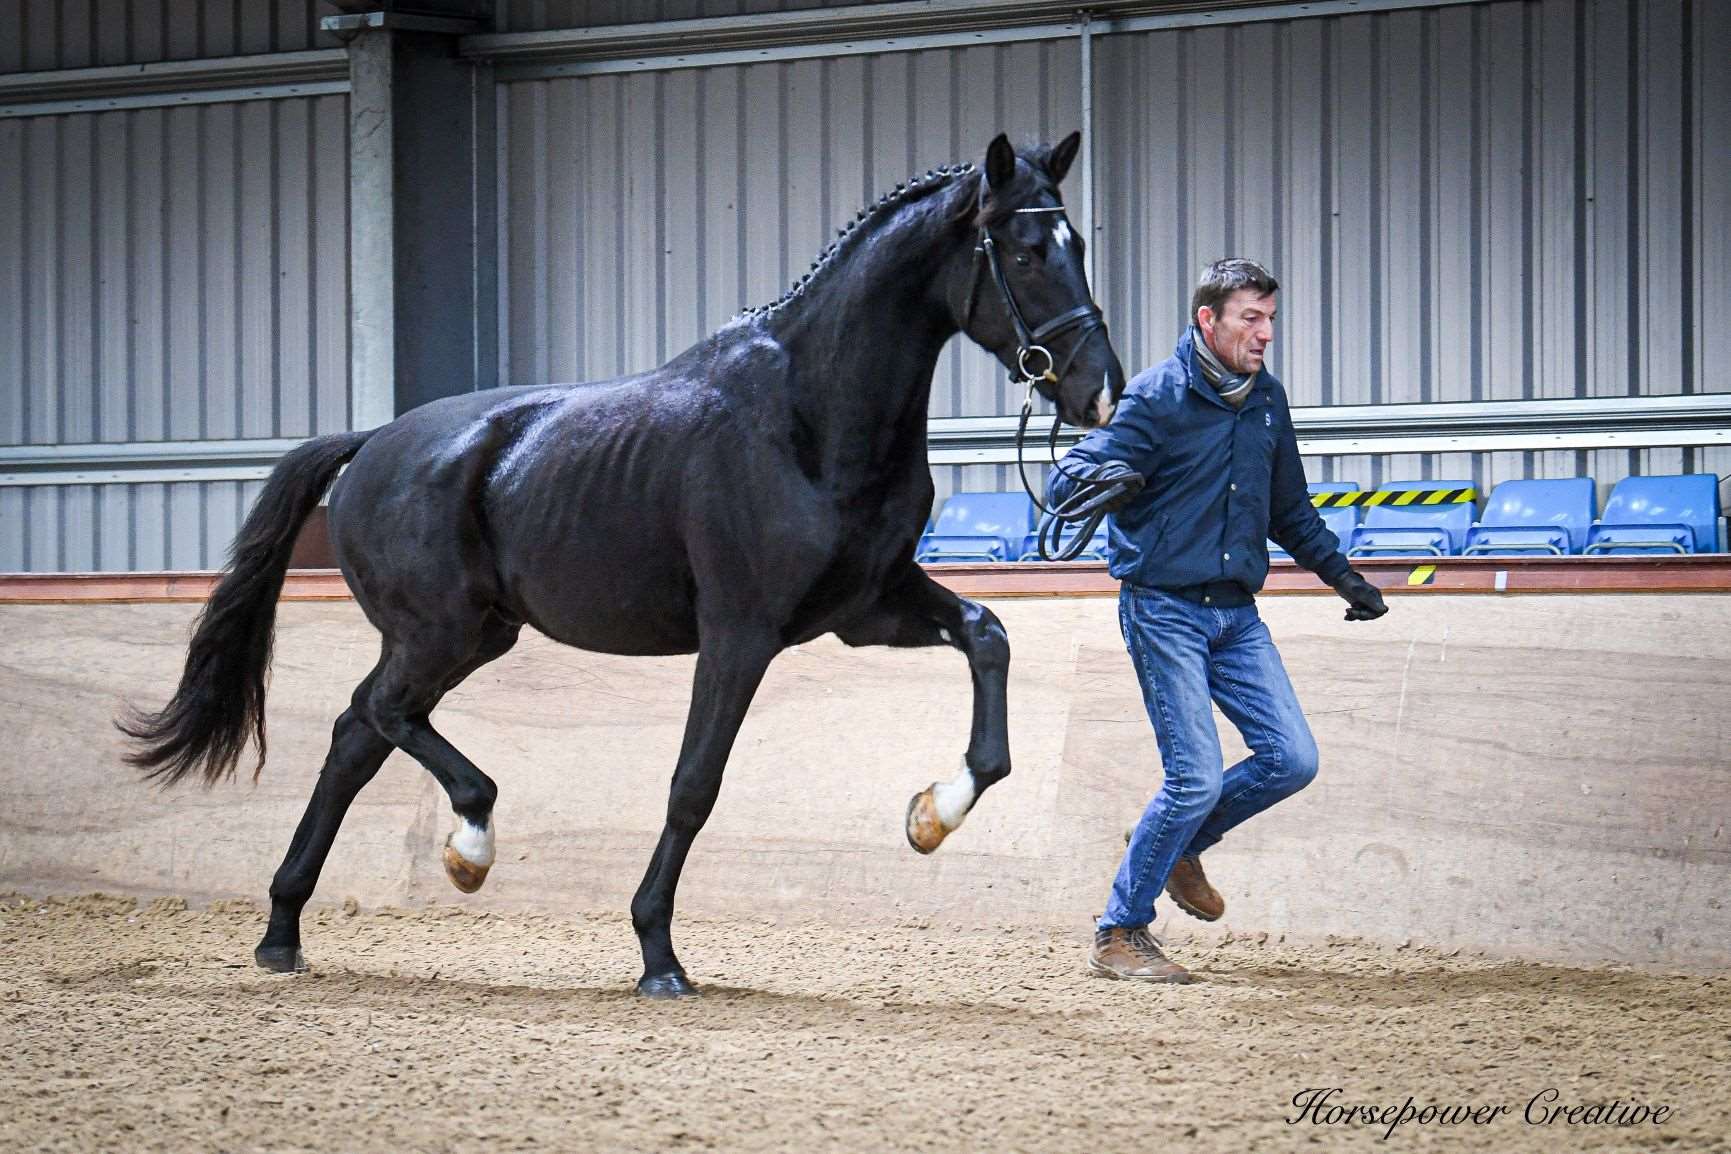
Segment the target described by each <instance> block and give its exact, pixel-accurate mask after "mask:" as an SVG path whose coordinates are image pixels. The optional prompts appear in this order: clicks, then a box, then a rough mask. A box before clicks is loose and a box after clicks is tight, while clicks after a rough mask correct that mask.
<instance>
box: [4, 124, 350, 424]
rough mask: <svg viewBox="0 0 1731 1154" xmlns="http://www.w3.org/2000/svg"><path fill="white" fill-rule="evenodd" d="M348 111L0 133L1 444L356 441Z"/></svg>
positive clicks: (31, 127) (16, 128)
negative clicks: (325, 436) (326, 436)
mask: <svg viewBox="0 0 1731 1154" xmlns="http://www.w3.org/2000/svg"><path fill="white" fill-rule="evenodd" d="M346 103H347V98H346V97H343V96H317V97H296V98H286V99H279V100H253V101H244V102H239V103H232V104H208V105H200V106H197V107H184V108H141V109H136V110H131V111H115V112H100V113H76V114H69V115H63V116H34V117H25V118H19V119H11V120H0V444H6V445H19V444H56V443H59V444H66V443H79V442H89V441H157V440H194V439H220V438H229V437H297V436H307V435H309V434H312V433H316V432H330V431H333V430H337V429H344V428H347V427H348V221H347V211H348V210H347V204H348V171H347V166H348V159H347V157H348V153H347V139H348V125H347V111H346Z"/></svg>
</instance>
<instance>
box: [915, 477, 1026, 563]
mask: <svg viewBox="0 0 1731 1154" xmlns="http://www.w3.org/2000/svg"><path fill="white" fill-rule="evenodd" d="M1033 529H1034V503H1033V502H1032V501H1030V500H1029V499H1028V495H1027V494H1026V493H980V492H962V493H952V494H950V496H949V499H948V500H946V501H945V502H944V505H943V508H942V509H940V510H938V516H937V520H936V521H935V522H934V523H933V525H932V531H931V533H929V534H928V535H926V536H925V537H923V538H922V539H921V540H920V548H919V552H918V553H917V554H916V555H915V556H914V560H916V561H919V562H922V563H924V562H943V561H1014V560H1016V559H1017V558H1019V557H1020V556H1021V555H1022V553H1021V549H1022V541H1023V540H1024V539H1025V538H1026V537H1027V535H1028V534H1029V533H1031V532H1033Z"/></svg>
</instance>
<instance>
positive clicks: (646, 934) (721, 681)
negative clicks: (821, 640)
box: [631, 635, 780, 998]
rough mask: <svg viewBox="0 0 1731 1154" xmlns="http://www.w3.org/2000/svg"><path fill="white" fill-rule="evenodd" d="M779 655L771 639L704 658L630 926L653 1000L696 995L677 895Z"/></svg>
mask: <svg viewBox="0 0 1731 1154" xmlns="http://www.w3.org/2000/svg"><path fill="white" fill-rule="evenodd" d="M779 649H780V645H779V644H778V643H777V642H776V641H774V640H773V639H772V638H771V637H769V636H767V635H764V636H751V637H739V636H721V637H709V636H706V637H705V639H704V643H703V648H702V649H701V650H700V651H699V653H698V655H697V673H696V676H695V677H694V678H693V680H692V687H691V710H690V712H689V713H688V714H687V715H686V719H685V741H684V744H683V745H682V746H681V747H680V750H679V765H678V766H677V768H675V769H674V771H673V788H672V790H671V791H670V792H669V794H668V798H667V822H666V824H665V825H664V826H663V827H662V830H661V840H660V841H659V842H657V843H656V846H655V855H654V856H653V857H652V858H651V859H650V861H649V869H648V872H646V873H645V874H644V875H643V883H642V884H641V885H639V886H638V887H637V895H636V896H635V897H634V898H632V899H631V924H632V925H633V926H634V927H636V930H637V940H638V943H639V944H640V945H641V946H642V948H643V976H642V977H641V978H640V979H638V982H637V990H638V992H639V993H641V994H644V995H646V996H648V997H652V998H677V997H682V996H684V995H687V994H695V993H696V992H697V991H696V990H695V989H693V988H692V985H691V982H690V980H689V979H687V978H686V976H685V970H684V968H683V967H682V966H680V964H679V959H678V958H677V957H675V956H674V954H673V929H672V927H673V892H674V890H675V889H676V888H677V887H678V885H679V873H680V870H682V869H683V868H684V866H685V855H686V854H687V853H688V852H690V850H691V843H692V840H693V839H694V838H696V837H697V831H698V830H700V829H702V828H703V823H704V822H706V821H707V820H709V814H710V811H711V810H713V809H714V808H715V799H716V797H717V796H718V795H719V794H720V792H721V776H722V773H723V771H724V770H725V769H726V768H727V756H728V754H729V753H730V752H731V751H732V750H733V739H734V738H735V737H736V736H738V734H739V726H740V723H741V722H743V721H744V720H745V711H746V710H747V709H748V708H750V706H751V699H752V697H753V696H754V695H755V694H756V693H757V687H758V685H759V683H761V682H762V680H763V674H764V671H765V670H767V669H768V668H769V663H770V661H771V660H773V659H774V657H775V655H776V652H777V651H778V650H779Z"/></svg>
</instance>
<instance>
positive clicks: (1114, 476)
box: [1097, 461, 1147, 513]
mask: <svg viewBox="0 0 1731 1154" xmlns="http://www.w3.org/2000/svg"><path fill="white" fill-rule="evenodd" d="M1097 480H1098V483H1101V484H1108V483H1109V484H1110V489H1109V495H1108V496H1107V497H1106V498H1105V500H1103V501H1101V502H1100V504H1099V506H1098V507H1099V508H1101V509H1103V510H1105V511H1106V512H1108V513H1116V512H1117V511H1118V510H1120V509H1122V508H1123V507H1124V506H1126V505H1128V504H1129V503H1130V502H1132V501H1134V500H1135V499H1136V495H1137V494H1138V493H1140V492H1141V491H1142V486H1143V485H1145V484H1147V480H1146V479H1145V478H1144V477H1143V476H1142V474H1140V473H1138V472H1136V470H1134V469H1132V468H1131V467H1130V466H1128V465H1126V464H1124V462H1122V461H1107V462H1105V463H1104V464H1102V465H1101V466H1100V471H1099V474H1098V478H1097Z"/></svg>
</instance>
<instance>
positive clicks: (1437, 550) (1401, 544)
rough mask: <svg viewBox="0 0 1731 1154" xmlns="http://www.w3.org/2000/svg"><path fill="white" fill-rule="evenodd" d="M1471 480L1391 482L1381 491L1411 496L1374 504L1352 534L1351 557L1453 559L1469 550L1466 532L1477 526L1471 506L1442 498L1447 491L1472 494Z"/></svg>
mask: <svg viewBox="0 0 1731 1154" xmlns="http://www.w3.org/2000/svg"><path fill="white" fill-rule="evenodd" d="M1472 487H1473V483H1472V482H1471V481H1390V482H1388V483H1387V484H1385V485H1379V486H1377V490H1376V491H1377V492H1379V493H1386V492H1401V493H1406V492H1412V491H1416V492H1417V493H1418V494H1419V495H1418V496H1416V497H1413V498H1411V499H1407V498H1404V497H1403V498H1400V500H1402V501H1403V503H1402V504H1395V503H1394V502H1393V501H1392V500H1391V501H1390V502H1388V503H1385V504H1380V505H1372V506H1370V508H1368V509H1366V510H1365V512H1364V522H1363V524H1361V525H1359V527H1358V528H1356V529H1354V530H1353V531H1352V544H1351V546H1350V547H1349V548H1348V549H1347V551H1346V555H1347V556H1348V557H1451V556H1454V555H1456V554H1458V553H1460V551H1461V549H1463V548H1464V547H1465V546H1466V538H1467V530H1468V529H1470V528H1471V527H1472V523H1473V503H1472V502H1471V501H1452V502H1442V501H1440V500H1439V499H1438V495H1439V494H1440V493H1442V492H1446V491H1449V490H1459V489H1471V488H1472Z"/></svg>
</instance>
